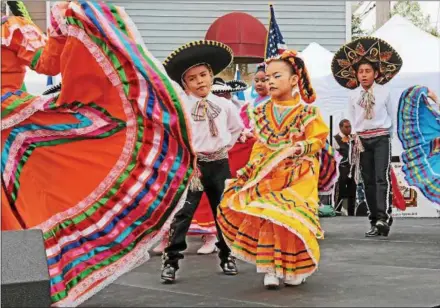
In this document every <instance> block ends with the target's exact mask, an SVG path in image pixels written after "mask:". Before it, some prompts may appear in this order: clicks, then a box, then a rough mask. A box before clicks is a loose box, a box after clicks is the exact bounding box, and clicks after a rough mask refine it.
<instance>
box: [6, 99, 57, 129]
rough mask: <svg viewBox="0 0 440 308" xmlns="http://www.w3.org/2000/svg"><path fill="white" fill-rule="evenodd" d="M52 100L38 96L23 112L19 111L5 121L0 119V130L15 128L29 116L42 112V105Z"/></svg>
mask: <svg viewBox="0 0 440 308" xmlns="http://www.w3.org/2000/svg"><path fill="white" fill-rule="evenodd" d="M53 100H54V98H53V97H51V96H39V97H36V98H35V99H34V101H33V102H32V103H30V104H29V106H26V107H25V108H24V109H23V110H21V111H20V112H18V113H15V114H13V115H11V116H9V117H7V118H6V119H2V121H1V122H2V123H1V130H4V129H8V128H10V127H12V126H15V125H17V124H19V123H21V122H23V121H24V120H26V119H27V118H29V117H30V116H31V115H33V114H34V113H35V112H37V111H42V110H43V109H44V105H46V103H50V102H52V101H53Z"/></svg>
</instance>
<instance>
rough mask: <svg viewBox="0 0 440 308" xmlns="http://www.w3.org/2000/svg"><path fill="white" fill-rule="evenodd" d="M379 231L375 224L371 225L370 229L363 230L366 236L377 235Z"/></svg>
mask: <svg viewBox="0 0 440 308" xmlns="http://www.w3.org/2000/svg"><path fill="white" fill-rule="evenodd" d="M379 235H380V232H379V229H378V228H377V227H376V226H371V229H370V230H368V231H367V232H365V236H366V237H376V236H379Z"/></svg>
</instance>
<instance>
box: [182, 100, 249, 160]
mask: <svg viewBox="0 0 440 308" xmlns="http://www.w3.org/2000/svg"><path fill="white" fill-rule="evenodd" d="M181 96H182V98H183V101H184V109H185V113H186V115H187V119H189V121H190V123H191V135H192V144H193V148H194V150H195V151H196V152H197V153H214V152H217V151H219V150H220V149H222V148H224V147H227V148H232V147H233V146H234V144H235V143H236V141H237V139H238V137H239V136H240V133H241V132H242V130H243V128H244V126H243V123H242V121H241V118H240V114H239V112H238V110H237V107H235V105H234V104H233V103H232V102H231V101H230V100H228V99H226V98H223V97H219V96H217V95H214V94H212V93H210V94H209V95H208V96H207V97H206V99H207V100H208V101H211V102H212V103H213V104H215V105H216V106H218V107H220V109H221V111H220V114H219V115H218V116H217V117H216V118H215V119H214V123H215V124H216V126H217V129H218V134H217V136H215V137H214V136H212V135H211V132H210V130H209V121H208V119H206V120H205V121H194V119H193V117H192V115H191V111H192V110H193V108H194V106H195V105H196V103H197V102H198V101H200V100H201V98H199V97H196V96H194V95H188V96H187V95H185V94H182V93H181Z"/></svg>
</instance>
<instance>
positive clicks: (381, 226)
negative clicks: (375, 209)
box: [376, 220, 390, 236]
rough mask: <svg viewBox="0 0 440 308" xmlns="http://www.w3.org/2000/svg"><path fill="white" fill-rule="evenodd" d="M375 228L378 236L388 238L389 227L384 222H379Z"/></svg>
mask: <svg viewBox="0 0 440 308" xmlns="http://www.w3.org/2000/svg"><path fill="white" fill-rule="evenodd" d="M376 228H377V229H378V230H379V235H382V236H388V234H389V233H390V226H389V225H388V223H387V222H386V221H382V220H379V221H378V222H377V223H376Z"/></svg>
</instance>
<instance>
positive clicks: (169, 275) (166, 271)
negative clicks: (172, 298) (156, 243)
mask: <svg viewBox="0 0 440 308" xmlns="http://www.w3.org/2000/svg"><path fill="white" fill-rule="evenodd" d="M176 272H177V269H176V268H175V267H173V266H171V265H170V264H167V265H165V267H164V268H163V270H162V274H161V275H160V278H161V279H162V281H163V282H164V283H173V282H174V281H175V280H176Z"/></svg>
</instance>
